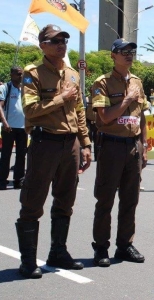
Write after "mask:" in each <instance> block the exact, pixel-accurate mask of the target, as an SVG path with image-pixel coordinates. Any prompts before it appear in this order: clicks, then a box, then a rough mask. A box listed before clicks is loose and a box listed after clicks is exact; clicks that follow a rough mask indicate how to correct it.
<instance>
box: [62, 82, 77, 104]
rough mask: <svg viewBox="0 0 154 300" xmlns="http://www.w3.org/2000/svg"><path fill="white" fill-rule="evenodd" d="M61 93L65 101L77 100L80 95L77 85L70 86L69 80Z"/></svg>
mask: <svg viewBox="0 0 154 300" xmlns="http://www.w3.org/2000/svg"><path fill="white" fill-rule="evenodd" d="M61 95H62V98H63V100H64V101H70V100H76V99H77V95H78V90H77V88H76V87H75V86H69V82H67V83H66V84H65V85H64V86H63V90H62V94H61Z"/></svg>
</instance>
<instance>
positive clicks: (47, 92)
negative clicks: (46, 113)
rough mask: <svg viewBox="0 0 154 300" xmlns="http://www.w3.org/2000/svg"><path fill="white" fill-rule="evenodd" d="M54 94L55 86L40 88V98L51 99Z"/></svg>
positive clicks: (56, 91) (56, 93)
mask: <svg viewBox="0 0 154 300" xmlns="http://www.w3.org/2000/svg"><path fill="white" fill-rule="evenodd" d="M56 95H58V90H57V88H47V89H41V99H44V100H50V101H51V100H52V99H53V98H54V97H55V96H56Z"/></svg>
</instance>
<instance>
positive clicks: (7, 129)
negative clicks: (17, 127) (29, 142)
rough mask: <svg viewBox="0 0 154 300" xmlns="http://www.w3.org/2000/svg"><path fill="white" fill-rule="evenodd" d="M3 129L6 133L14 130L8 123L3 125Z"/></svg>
mask: <svg viewBox="0 0 154 300" xmlns="http://www.w3.org/2000/svg"><path fill="white" fill-rule="evenodd" d="M3 128H4V130H5V131H7V132H10V131H12V128H11V127H10V126H9V124H8V123H7V122H6V123H3Z"/></svg>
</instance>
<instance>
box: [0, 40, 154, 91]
mask: <svg viewBox="0 0 154 300" xmlns="http://www.w3.org/2000/svg"><path fill="white" fill-rule="evenodd" d="M15 53H16V46H15V45H13V44H8V43H0V81H3V82H6V81H8V80H9V79H10V68H11V67H12V65H13V62H14V57H15ZM68 55H69V58H70V62H71V65H72V67H73V68H74V69H76V70H77V71H79V70H78V60H79V59H80V58H79V52H77V51H74V50H70V51H69V53H68ZM85 57H86V62H87V69H86V71H85V75H86V76H85V83H86V84H85V85H86V94H88V91H89V88H90V86H91V85H92V84H93V82H94V80H95V79H96V78H97V77H99V76H100V75H102V74H105V73H107V72H109V71H111V70H112V67H113V61H112V59H111V57H110V51H106V50H101V51H91V52H90V53H86V54H85ZM41 60H42V51H41V50H40V49H39V48H38V47H36V46H24V45H21V46H20V48H19V52H18V60H17V65H19V66H21V67H22V68H24V67H25V66H26V65H28V64H31V63H38V62H41ZM131 72H132V73H133V74H135V75H136V76H138V77H140V78H141V79H142V81H143V86H144V90H145V93H146V95H147V96H149V95H150V89H151V88H154V65H153V64H151V65H146V64H144V63H141V62H140V61H138V60H135V61H134V63H133V66H132V68H131Z"/></svg>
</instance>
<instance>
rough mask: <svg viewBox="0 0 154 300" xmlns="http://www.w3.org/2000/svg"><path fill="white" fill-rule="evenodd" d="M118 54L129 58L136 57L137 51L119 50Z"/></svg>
mask: <svg viewBox="0 0 154 300" xmlns="http://www.w3.org/2000/svg"><path fill="white" fill-rule="evenodd" d="M116 53H121V55H123V56H128V55H136V50H135V49H131V50H118V51H117V52H116Z"/></svg>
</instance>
